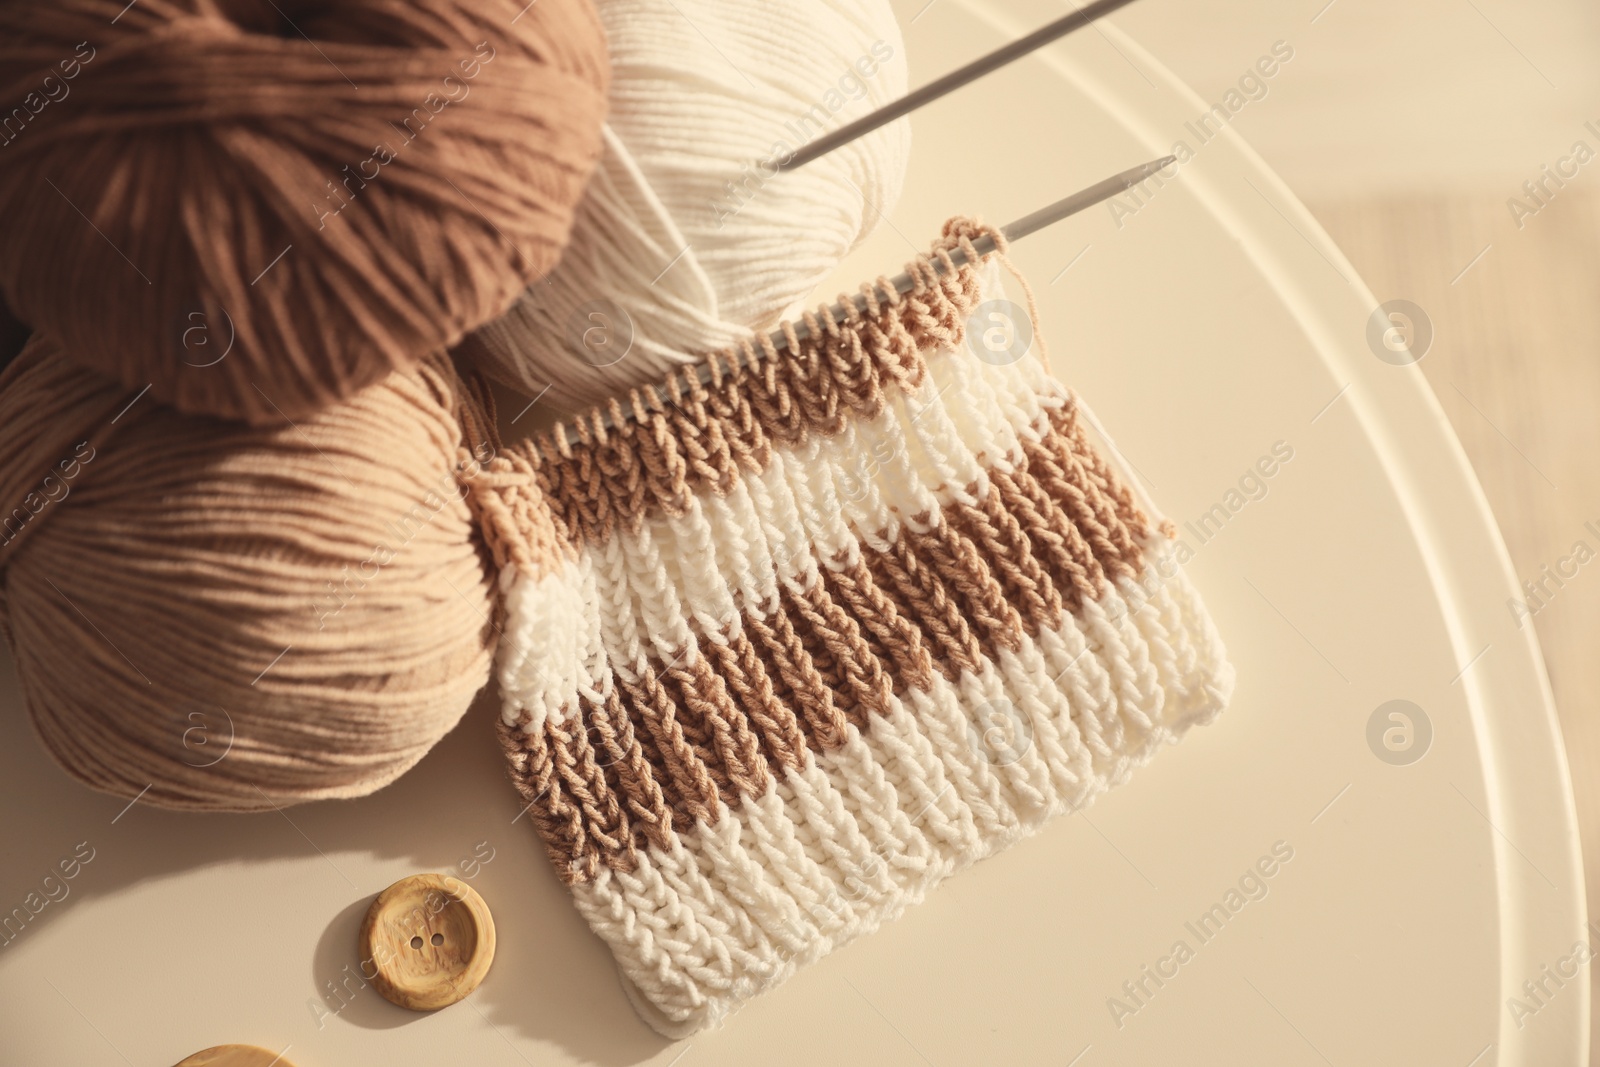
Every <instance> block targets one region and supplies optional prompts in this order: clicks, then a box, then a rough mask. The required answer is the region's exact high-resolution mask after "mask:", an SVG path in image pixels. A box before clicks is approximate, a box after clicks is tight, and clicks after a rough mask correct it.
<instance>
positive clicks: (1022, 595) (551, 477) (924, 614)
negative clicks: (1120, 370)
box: [472, 220, 1233, 1037]
mask: <svg viewBox="0 0 1600 1067" xmlns="http://www.w3.org/2000/svg"><path fill="white" fill-rule="evenodd" d="M980 232H984V231H982V230H980V229H979V228H977V227H976V225H975V224H973V223H970V222H965V221H962V220H952V222H951V223H949V224H947V225H946V228H945V235H944V238H943V239H942V240H941V241H940V242H938V243H937V244H936V246H935V249H934V252H933V258H932V259H931V260H930V259H928V258H922V259H919V260H918V261H917V262H916V263H913V264H912V265H911V268H910V270H911V271H912V273H913V274H914V275H915V276H916V277H917V279H918V281H917V286H916V288H915V290H914V291H913V292H911V293H910V294H907V295H905V296H902V297H898V298H895V299H892V300H891V299H889V298H886V297H884V296H883V295H882V293H881V288H882V287H879V288H880V291H879V294H878V295H877V296H876V297H874V298H869V307H868V309H867V310H866V311H865V312H863V313H859V314H855V315H853V316H852V317H850V318H849V319H848V320H847V321H845V322H844V323H840V324H837V325H833V324H831V323H830V321H829V320H828V319H827V318H826V317H824V318H822V319H821V320H818V319H816V318H813V317H812V316H809V315H808V316H806V318H805V320H804V321H805V323H806V325H807V327H808V328H809V329H810V331H811V336H810V337H809V338H807V339H805V340H801V341H798V342H796V341H794V340H793V339H792V338H791V343H790V345H789V347H788V348H787V349H786V350H783V351H774V350H772V348H771V346H770V345H766V344H762V343H761V342H760V340H759V339H758V341H757V342H756V343H757V344H761V346H762V347H764V348H766V349H767V351H765V352H757V353H753V354H754V355H756V356H758V358H759V364H758V366H757V368H756V369H754V370H748V369H740V367H739V365H738V363H737V362H736V361H735V360H734V359H733V354H731V353H730V354H722V355H717V356H713V357H711V358H710V359H709V365H710V368H711V370H712V372H713V373H712V377H713V381H712V384H711V385H709V386H702V385H700V384H699V383H698V382H697V380H696V379H695V377H694V375H693V374H692V373H691V371H692V368H690V369H689V370H686V371H681V372H678V373H677V374H676V375H675V377H673V378H672V379H670V380H669V381H668V383H667V389H668V392H669V394H670V395H672V396H674V397H675V398H676V401H677V402H676V403H675V404H667V403H664V402H663V401H661V400H660V399H658V398H657V397H655V396H654V395H653V394H652V393H651V392H650V391H648V390H643V391H636V392H635V393H634V394H633V395H632V396H630V397H629V398H628V400H627V404H628V406H630V407H631V408H632V409H633V413H634V414H635V415H636V416H637V417H636V418H635V419H633V420H632V421H628V420H624V419H623V418H621V417H620V416H621V415H622V412H623V406H622V404H620V403H616V402H613V404H612V405H611V409H610V410H611V414H612V417H613V421H614V423H615V425H616V427H617V428H615V429H607V428H605V427H604V426H602V424H601V421H600V412H598V411H597V412H592V413H590V414H589V415H587V416H585V417H583V418H581V419H578V420H576V421H575V422H573V423H570V424H568V426H567V427H566V430H567V433H565V434H558V435H555V436H551V437H545V438H541V439H539V440H537V441H528V442H523V443H521V444H519V445H513V446H509V447H507V448H505V449H503V450H502V451H501V453H500V455H499V456H498V457H497V458H496V460H495V461H494V462H493V463H491V464H490V465H489V466H488V468H487V469H486V470H485V472H484V473H482V474H481V475H480V476H479V477H478V478H477V479H476V480H475V483H474V488H475V489H476V491H475V492H474V493H473V494H472V498H473V499H474V500H475V501H476V506H477V507H478V509H479V515H480V518H481V519H482V521H483V525H484V528H485V531H486V534H487V538H488V541H489V544H490V546H491V549H492V550H493V552H494V553H495V555H496V557H497V562H498V564H499V565H500V568H501V580H500V591H501V596H502V601H503V602H502V619H501V621H502V624H503V627H504V633H503V639H502V642H501V650H500V653H499V656H500V658H499V678H500V685H501V689H502V692H503V694H504V699H505V707H504V713H503V718H502V722H501V724H500V736H501V740H502V743H503V745H504V747H505V750H506V754H507V756H508V758H509V759H510V762H511V768H512V774H513V778H514V779H515V781H516V783H517V786H518V788H519V789H520V790H521V792H522V794H523V798H524V800H525V801H526V802H527V803H528V805H529V808H528V812H529V814H530V815H531V816H532V819H533V822H534V824H535V825H536V826H537V827H538V830H539V833H540V835H541V836H542V837H543V839H544V843H545V846H546V848H547V849H548V851H549V854H550V857H551V859H552V861H553V862H554V864H555V867H556V869H557V871H558V872H559V873H560V875H561V877H562V878H563V879H564V880H565V881H566V882H567V883H568V884H569V886H570V887H571V891H572V894H573V897H574V899H575V900H576V902H577V906H578V909H579V910H580V911H581V912H582V913H583V915H584V917H585V919H586V920H587V921H588V922H589V924H590V926H591V927H592V928H593V929H594V930H595V932H596V933H598V934H599V935H600V937H602V938H603V939H604V940H605V941H606V942H607V944H608V945H609V946H610V947H611V950H612V952H613V953H614V954H615V956H616V959H617V963H618V966H619V968H620V970H621V972H622V974H623V976H624V979H625V980H624V986H625V988H627V990H628V993H629V995H630V997H631V998H632V1000H633V1003H634V1005H635V1007H636V1008H637V1009H638V1010H639V1012H640V1014H641V1015H642V1016H644V1017H645V1019H646V1021H648V1022H649V1023H650V1024H651V1025H652V1026H653V1027H655V1029H657V1030H658V1031H660V1032H661V1033H663V1034H666V1035H668V1036H673V1037H680V1036H684V1035H686V1034H689V1033H692V1032H694V1031H696V1030H699V1029H702V1028H704V1027H706V1026H712V1025H716V1024H717V1023H719V1022H721V1021H722V1020H723V1019H724V1018H725V1017H726V1016H727V1015H728V1014H729V1012H731V1011H732V1010H734V1009H735V1008H737V1007H738V1006H739V1005H740V1004H741V1003H742V1002H744V1001H745V1000H747V999H748V998H749V997H751V996H753V995H754V994H756V993H759V992H762V991H764V990H766V989H770V988H772V987H773V986H775V985H777V984H778V983H780V982H781V981H782V980H783V979H784V978H786V977H787V976H788V975H789V974H791V973H793V972H794V971H795V970H796V969H797V968H798V967H800V966H802V965H803V964H806V963H808V962H810V961H813V960H815V959H817V958H819V957H821V956H823V955H825V954H826V953H828V952H829V951H831V950H832V949H834V948H837V947H838V946H840V945H843V944H845V943H846V942H848V941H850V940H852V939H853V938H855V937H858V936H860V935H861V934H864V933H868V932H870V931H872V930H874V929H876V928H877V927H878V926H879V925H880V924H881V923H883V922H885V921H887V920H889V919H892V918H894V917H895V916H897V915H898V914H899V913H900V912H901V911H903V910H904V909H905V908H906V907H907V906H908V905H910V904H913V903H915V902H917V901H918V900H920V899H921V898H922V897H923V896H924V895H925V894H926V893H927V892H928V891H929V890H930V889H932V888H933V887H934V886H936V885H937V884H938V883H939V882H941V881H942V880H943V879H945V878H946V877H948V876H949V875H950V874H951V873H952V872H954V871H956V870H958V869H960V868H962V867H964V866H966V865H968V864H970V863H972V862H974V861H976V860H978V859H981V858H983V857H985V856H988V855H990V854H992V853H994V852H996V851H998V850H999V849H1001V848H1004V847H1005V846H1007V845H1008V844H1010V843H1011V842H1013V841H1016V840H1017V839H1019V838H1020V837H1023V836H1025V835H1027V834H1029V833H1031V832H1033V831H1034V830H1036V829H1037V828H1038V827H1039V826H1040V825H1041V824H1042V823H1044V822H1045V820H1046V819H1047V818H1049V817H1050V816H1051V815H1054V814H1058V813H1063V812H1070V811H1074V810H1076V809H1078V808H1081V807H1083V806H1085V805H1086V804H1088V803H1089V802H1090V801H1091V800H1092V799H1093V798H1094V797H1095V796H1096V795H1097V794H1099V793H1100V792H1101V791H1103V790H1104V789H1106V788H1108V787H1109V786H1112V785H1115V784H1117V783H1118V782H1121V781H1122V780H1123V779H1125V778H1126V777H1127V776H1128V774H1129V772H1130V771H1131V770H1132V769H1133V768H1134V767H1136V766H1138V765H1140V764H1142V763H1143V762H1144V761H1145V760H1147V759H1148V758H1149V757H1150V756H1151V754H1152V753H1153V751H1154V750H1155V748H1156V747H1157V745H1158V744H1159V743H1160V742H1162V741H1173V740H1176V739H1177V738H1178V737H1180V736H1181V735H1182V734H1183V733H1184V732H1185V731H1186V730H1187V729H1188V728H1189V727H1190V726H1192V725H1194V724H1196V723H1200V722H1205V721H1208V720H1209V719H1211V718H1212V717H1214V716H1215V715H1216V714H1217V712H1219V711H1220V710H1221V708H1222V706H1223V705H1224V703H1225V702H1226V701H1227V698H1228V695H1229V693H1230V692H1231V689H1232V684H1233V675H1232V669H1231V667H1229V665H1228V664H1227V663H1226V661H1225V659H1224V653H1223V650H1222V647H1221V644H1220V642H1219V640H1218V638H1217V636H1216V634H1215V632H1214V630H1213V628H1212V625H1211V622H1210V619H1209V618H1208V617H1207V615H1206V614H1205V611H1204V609H1203V608H1202V606H1201V605H1200V603H1199V600H1198V599H1197V597H1196V595H1195V593H1194V591H1193V590H1192V589H1191V587H1190V586H1189V584H1188V582H1187V581H1186V580H1185V578H1184V576H1183V574H1182V572H1181V571H1180V570H1179V569H1178V567H1177V565H1176V563H1175V562H1174V561H1173V559H1172V556H1171V552H1170V549H1169V547H1168V535H1166V534H1164V533H1163V530H1162V529H1161V528H1160V527H1159V526H1158V524H1157V520H1155V519H1154V518H1152V516H1151V515H1150V514H1148V513H1147V511H1146V510H1144V509H1142V508H1141V507H1140V506H1139V504H1138V503H1137V502H1136V498H1135V494H1134V492H1133V490H1132V489H1131V488H1130V486H1129V485H1128V484H1127V483H1126V482H1125V481H1124V480H1123V479H1122V478H1121V477H1120V476H1119V474H1118V473H1117V472H1116V471H1115V470H1114V469H1113V467H1112V466H1111V465H1110V464H1109V463H1108V462H1107V461H1106V460H1105V459H1104V458H1103V457H1102V456H1101V454H1100V453H1099V452H1097V451H1096V450H1095V448H1094V447H1093V446H1092V445H1091V444H1090V441H1089V438H1088V435H1087V432H1086V429H1085V427H1084V424H1083V421H1082V420H1081V418H1080V406H1079V404H1078V402H1077V400H1076V399H1075V397H1074V396H1073V395H1072V393H1071V392H1070V391H1068V390H1067V389H1066V388H1065V387H1064V386H1062V385H1060V384H1058V383H1057V382H1055V381H1054V380H1053V379H1051V378H1050V377H1049V376H1048V375H1047V373H1046V371H1045V369H1044V367H1043V366H1042V365H1041V364H1040V362H1039V361H1038V360H1037V359H1035V358H1034V357H1033V356H1032V355H1027V354H1025V355H1023V356H1022V357H1021V358H1020V359H1017V360H1015V361H1014V362H1006V363H1004V365H997V364H998V363H1000V362H1002V361H993V360H985V359H980V358H978V356H977V355H976V354H975V353H974V351H972V350H969V348H968V347H967V346H966V344H965V340H964V339H965V331H966V326H967V320H968V317H969V315H971V314H972V313H973V311H974V309H975V308H976V307H977V305H978V304H979V302H980V300H982V299H984V298H988V297H991V296H992V295H993V293H992V291H991V289H990V287H992V286H995V285H997V277H998V275H997V272H996V271H995V270H994V269H993V264H986V265H983V266H971V265H969V266H965V267H962V268H960V269H953V268H951V269H950V270H949V271H948V273H946V274H945V275H944V276H942V277H941V276H940V275H939V274H938V273H937V272H936V271H935V270H934V269H933V261H935V260H938V259H940V258H945V259H946V260H948V249H950V248H952V247H957V246H960V245H962V244H965V243H966V242H968V241H969V240H970V239H971V238H972V237H974V236H976V235H977V234H978V233H980ZM968 247H969V249H970V245H968ZM969 254H971V253H970V251H969ZM974 258H975V257H974ZM945 266H946V267H950V266H951V265H950V264H949V262H948V261H947V262H946V263H945ZM864 291H865V290H864ZM751 354H752V353H750V352H748V351H747V352H746V356H747V357H748V356H749V355H751ZM569 435H570V439H569Z"/></svg>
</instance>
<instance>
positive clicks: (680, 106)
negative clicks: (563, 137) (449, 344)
mask: <svg viewBox="0 0 1600 1067" xmlns="http://www.w3.org/2000/svg"><path fill="white" fill-rule="evenodd" d="M596 7H597V9H598V10H599V12H600V18H601V20H602V21H603V22H604V24H605V27H606V34H607V37H608V39H609V42H610V51H611V67H612V80H611V89H610V94H611V95H610V116H609V120H608V124H607V126H606V128H605V130H604V131H603V137H604V149H603V151H602V154H601V161H600V164H599V167H598V168H597V170H596V172H595V174H594V176H593V178H592V179H591V181H590V184H589V188H588V191H587V192H586V194H585V197H584V199H583V201H582V202H581V203H580V204H579V207H578V212H577V218H576V221H575V222H574V224H573V232H572V239H571V242H570V244H569V245H568V248H567V251H566V253H565V255H564V256H563V258H562V260H561V263H560V265H559V266H558V267H557V269H556V270H555V271H554V272H553V273H552V274H551V275H550V276H549V277H547V278H546V279H545V280H544V281H543V282H540V283H538V284H535V285H533V286H532V287H531V288H530V289H529V290H528V292H527V293H526V294H524V296H523V297H522V298H521V299H520V300H519V301H518V302H517V303H516V304H515V305H514V306H513V307H512V309H511V311H510V312H508V313H507V314H506V315H504V316H502V317H501V318H500V319H498V320H496V321H494V322H492V323H490V324H488V325H487V326H485V327H482V328H481V329H480V330H478V331H477V333H476V334H474V335H472V336H470V337H469V338H468V339H467V341H466V342H465V343H464V344H463V345H462V346H461V348H460V349H459V350H458V351H459V352H460V354H462V355H463V356H465V357H467V358H470V359H472V360H473V361H475V362H476V363H478V365H480V366H481V367H483V368H484V369H485V370H486V371H488V373H490V374H492V375H493V376H495V377H496V378H499V379H500V380H501V381H503V382H505V383H506V384H508V385H510V386H512V387H514V388H517V389H519V390H521V391H523V392H525V393H527V394H528V395H529V396H536V395H540V394H541V393H544V390H545V389H546V387H548V388H549V392H548V394H545V396H544V400H543V402H542V404H543V405H545V406H548V405H554V406H555V407H557V408H559V409H565V410H568V411H571V410H574V409H578V408H582V407H585V406H588V405H589V404H592V403H595V402H598V401H600V400H602V399H604V398H606V397H609V396H612V395H615V394H617V393H619V392H623V391H625V390H626V389H628V388H631V387H633V386H635V385H638V384H640V383H642V382H647V381H654V380H656V379H658V378H660V377H662V376H663V375H665V374H666V373H667V372H668V371H669V370H670V369H671V368H672V367H674V366H676V365H678V364H681V363H684V362H687V361H689V360H691V359H693V358H694V356H695V355H697V354H700V353H704V352H707V351H713V350H718V349H722V348H726V347H728V346H730V345H732V344H735V343H737V342H738V341H739V340H740V339H742V338H745V337H748V336H750V334H751V333H752V332H753V331H756V330H762V329H766V328H769V327H771V326H773V325H776V323H777V322H778V320H779V319H780V318H781V317H782V316H783V314H784V313H785V312H786V311H789V310H791V309H792V308H793V306H794V305H795V304H796V302H797V301H800V300H803V299H805V298H806V297H808V295H809V294H810V293H811V291H812V289H813V288H814V287H815V286H816V285H817V283H818V282H820V281H822V279H823V278H824V277H826V276H827V275H828V273H829V272H831V271H832V270H833V268H834V267H836V266H837V265H838V263H839V262H840V260H842V259H843V258H844V257H845V256H846V255H847V254H849V252H850V251H851V249H853V248H855V247H856V245H857V244H859V243H860V242H861V241H862V239H864V238H865V237H866V236H867V234H869V233H870V232H871V231H872V230H873V229H874V227H876V226H877V225H878V223H879V222H880V221H881V219H882V218H883V216H884V215H886V214H887V213H888V212H889V211H890V210H891V209H892V208H893V206H894V202H895V200H896V199H897V197H898V195H899V191H900V187H901V185H902V183H903V180H904V175H905V167H906V161H907V156H908V153H909V147H910V126H909V124H908V123H907V122H906V121H904V120H902V121H900V122H895V123H891V124H889V125H888V126H885V127H882V128H880V129H878V130H876V131H874V132H873V133H871V134H868V135H867V136H865V137H862V138H860V139H858V140H856V141H854V142H852V143H850V144H848V145H845V146H844V147H842V148H839V149H837V150H836V151H834V152H831V153H829V154H828V155H826V156H824V157H822V158H821V159H818V160H816V161H814V162H812V163H810V164H807V165H806V166H805V167H802V168H799V169H797V170H794V171H786V172H782V173H776V172H775V168H774V167H773V165H772V164H773V162H774V161H775V160H777V159H780V158H782V156H784V155H785V154H786V153H788V152H792V151H794V150H796V149H798V148H800V147H801V146H802V145H804V144H805V143H807V142H809V141H811V140H814V139H815V138H816V137H818V136H820V135H821V134H822V133H824V132H826V131H828V130H832V129H835V128H837V127H839V126H841V125H843V124H844V123H846V122H848V121H850V120H852V119H855V118H858V117H860V116H861V115H863V114H866V113H867V112H869V111H871V110H873V109H875V108H877V107H879V106H881V105H883V104H886V103H888V102H889V101H891V100H894V99H896V98H898V97H899V96H902V95H903V94H904V93H905V90H906V62H905V48H904V45H903V43H902V41H901V39H900V31H899V27H898V26H897V25H896V23H895V19H894V14H893V12H892V11H891V10H890V8H889V5H888V3H887V0H598V3H597V4H596Z"/></svg>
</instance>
